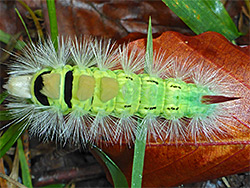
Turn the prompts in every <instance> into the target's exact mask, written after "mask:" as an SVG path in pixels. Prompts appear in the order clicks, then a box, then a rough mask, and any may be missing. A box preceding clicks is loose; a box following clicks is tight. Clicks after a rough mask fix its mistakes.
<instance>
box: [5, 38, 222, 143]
mask: <svg viewBox="0 0 250 188" xmlns="http://www.w3.org/2000/svg"><path fill="white" fill-rule="evenodd" d="M31 46H32V49H31V48H27V49H26V50H25V51H24V56H20V57H19V58H18V59H17V62H16V64H14V65H13V66H12V67H11V70H12V71H11V72H10V74H11V77H10V79H9V81H8V83H7V84H6V85H5V88H6V89H7V90H8V92H9V93H10V94H11V95H12V96H13V98H12V99H11V101H10V103H9V104H8V105H7V107H8V108H9V109H10V110H11V112H12V114H13V118H16V119H18V121H25V122H26V126H27V127H29V128H30V132H31V134H34V135H37V136H39V137H40V138H43V139H44V140H45V141H47V140H54V139H56V140H59V141H60V142H62V143H65V142H68V141H70V142H72V143H74V144H76V145H78V144H82V145H85V144H86V143H88V142H90V143H92V142H99V141H100V140H103V139H104V140H106V141H107V143H112V144H115V143H120V144H121V143H123V142H126V143H128V144H130V143H133V142H134V140H135V134H136V128H137V126H138V124H139V122H140V123H141V124H144V123H146V124H147V125H148V133H147V134H148V141H150V140H152V139H154V140H158V141H159V140H160V141H162V142H167V141H168V142H171V141H174V142H178V141H183V140H186V139H187V138H188V137H190V136H191V137H193V138H194V139H195V140H196V139H198V138H199V134H200V133H203V132H205V133H206V134H207V135H208V139H212V137H213V136H214V134H215V132H218V131H221V132H224V131H223V130H222V128H221V127H222V123H221V122H219V121H218V120H217V119H218V117H219V115H218V111H219V110H221V106H220V104H218V103H206V102H203V100H204V99H203V96H214V95H219V94H218V93H217V91H216V92H215V91H214V90H213V88H212V87H210V86H207V85H204V86H202V85H200V84H197V82H198V81H197V80H198V79H195V80H193V81H192V82H189V83H186V82H185V81H183V79H181V78H178V77H170V76H169V75H171V73H172V72H175V71H173V70H172V69H173V68H174V67H177V66H176V62H174V61H173V59H170V60H164V53H162V52H161V54H163V55H160V54H159V52H158V53H155V54H154V63H153V65H152V66H150V67H149V68H148V69H147V70H145V71H146V72H145V73H142V72H141V70H142V69H143V66H144V56H143V54H144V52H141V51H138V50H137V49H136V48H132V50H128V48H127V47H126V46H125V45H124V46H122V47H118V48H116V49H115V45H113V44H112V43H111V42H110V41H103V40H101V41H97V40H95V39H91V40H90V41H86V39H83V42H80V43H79V42H78V41H74V42H73V41H71V40H69V41H68V42H64V40H62V42H61V43H59V48H58V51H57V52H56V51H55V50H52V51H51V52H50V53H48V51H49V49H50V48H52V46H53V45H52V42H51V40H48V41H47V43H45V44H38V45H37V46H35V45H33V44H32V45H31ZM32 50H33V51H32ZM29 52H30V53H29ZM31 52H32V55H33V56H32V57H30V54H31ZM164 61H165V62H164ZM50 62H53V63H50ZM20 63H21V64H22V65H23V66H21V65H20ZM118 64H120V65H121V67H122V69H115V67H116V66H117V65H118ZM159 65H161V66H159ZM36 66H37V67H39V70H37V67H36ZM29 67H30V68H29ZM18 70H19V71H18ZM210 72H211V74H213V76H214V74H215V72H214V71H210ZM17 73H19V74H17ZM138 73H139V74H138ZM185 74H186V73H185ZM190 75H192V72H191V71H190V73H189V74H188V76H189V77H190ZM207 76H208V77H209V76H210V77H211V75H207ZM194 78H196V76H194ZM216 88H217V87H216ZM218 109H219V110H218ZM223 115H224V114H223ZM209 120H213V122H214V123H215V125H216V126H214V127H211V126H208V124H209V123H208V122H209ZM208 127H209V128H208ZM207 129H210V130H207Z"/></svg>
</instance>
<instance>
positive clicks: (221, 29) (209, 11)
mask: <svg viewBox="0 0 250 188" xmlns="http://www.w3.org/2000/svg"><path fill="white" fill-rule="evenodd" d="M162 1H163V2H164V3H165V4H166V5H167V6H168V7H169V8H170V9H171V10H172V11H173V12H174V13H175V14H176V15H177V16H178V17H179V18H180V19H182V20H183V21H184V22H185V23H186V24H187V25H188V26H189V27H190V29H192V30H193V31H194V32H195V33H196V34H200V33H203V32H206V31H215V32H218V33H220V34H222V35H224V36H225V37H226V38H227V39H228V40H230V41H232V40H234V39H236V38H238V37H239V36H240V35H242V33H240V32H238V30H237V28H236V26H235V24H234V23H233V21H232V19H231V17H230V16H229V15H228V13H227V11H226V9H225V8H224V6H223V4H222V3H221V1H220V0H162Z"/></svg>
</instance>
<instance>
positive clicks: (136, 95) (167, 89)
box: [31, 65, 214, 120]
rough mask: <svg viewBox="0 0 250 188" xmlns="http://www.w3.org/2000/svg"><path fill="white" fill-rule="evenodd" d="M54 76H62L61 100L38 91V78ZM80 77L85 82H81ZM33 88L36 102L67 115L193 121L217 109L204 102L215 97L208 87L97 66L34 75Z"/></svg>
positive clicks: (42, 72) (59, 87) (68, 68)
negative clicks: (151, 116) (205, 98)
mask: <svg viewBox="0 0 250 188" xmlns="http://www.w3.org/2000/svg"><path fill="white" fill-rule="evenodd" d="M44 73H45V74H44ZM55 73H56V74H58V75H60V81H59V82H60V85H56V87H58V88H57V89H58V90H60V94H59V97H58V98H51V97H49V96H45V95H43V94H41V93H40V92H39V91H35V90H36V89H37V88H41V86H40V87H39V86H37V85H38V84H37V85H36V81H37V78H39V77H40V76H41V75H47V76H51V75H53V74H55ZM68 75H71V76H68ZM80 78H82V79H81V80H82V82H79V80H80ZM84 79H85V80H84ZM69 80H70V81H69ZM67 83H68V84H71V86H70V89H69V88H67V85H66V84H67ZM31 87H32V89H31V90H32V91H33V92H34V94H33V95H32V96H33V97H32V101H33V102H34V103H36V104H39V105H50V106H57V107H58V108H60V109H61V110H62V113H63V114H64V115H67V114H68V113H70V112H71V111H72V110H74V109H81V110H82V111H84V112H86V113H90V114H91V115H93V116H96V115H97V114H98V113H100V112H102V113H103V114H105V115H112V116H115V117H118V118H119V117H120V115H121V114H127V115H129V116H134V115H135V116H138V117H140V118H144V117H145V116H146V115H148V114H151V115H154V116H155V117H157V116H160V117H163V118H166V119H169V120H172V119H179V118H183V117H187V118H192V117H194V116H196V115H201V114H204V115H206V116H208V115H210V114H211V112H213V109H214V108H213V106H212V105H207V104H204V103H202V101H201V99H202V96H204V95H213V94H214V93H213V92H212V91H210V90H209V89H208V88H203V87H198V86H197V85H195V84H193V83H186V82H184V81H181V80H179V79H176V78H168V79H162V78H157V77H152V76H150V75H148V74H138V75H137V74H134V73H131V74H126V73H125V72H124V71H123V70H114V71H111V70H107V71H102V70H100V69H99V68H96V67H93V68H84V69H82V68H80V67H79V66H70V65H66V66H65V67H63V68H59V69H52V70H48V69H43V70H41V71H40V72H39V73H37V74H35V75H34V78H33V80H32V84H31ZM53 89H55V88H53ZM89 90H91V91H89ZM49 92H50V91H49ZM51 92H53V91H51ZM80 92H82V93H80ZM35 93H37V94H35ZM67 93H69V94H68V95H67ZM39 95H40V96H39ZM41 95H42V97H43V99H45V102H44V101H43V100H42V99H41ZM107 95H108V96H107ZM39 98H40V101H39ZM67 101H68V102H67Z"/></svg>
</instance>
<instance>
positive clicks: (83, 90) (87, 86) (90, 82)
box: [76, 75, 95, 101]
mask: <svg viewBox="0 0 250 188" xmlns="http://www.w3.org/2000/svg"><path fill="white" fill-rule="evenodd" d="M94 90H95V79H94V77H92V76H87V75H82V76H80V78H79V83H78V90H77V93H76V96H77V98H78V99H79V100H80V101H85V100H87V99H89V98H90V97H92V96H93V95H94Z"/></svg>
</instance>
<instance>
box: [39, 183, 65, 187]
mask: <svg viewBox="0 0 250 188" xmlns="http://www.w3.org/2000/svg"><path fill="white" fill-rule="evenodd" d="M64 187H65V184H53V185H46V186H43V187H40V188H64ZM68 187H69V186H68Z"/></svg>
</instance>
